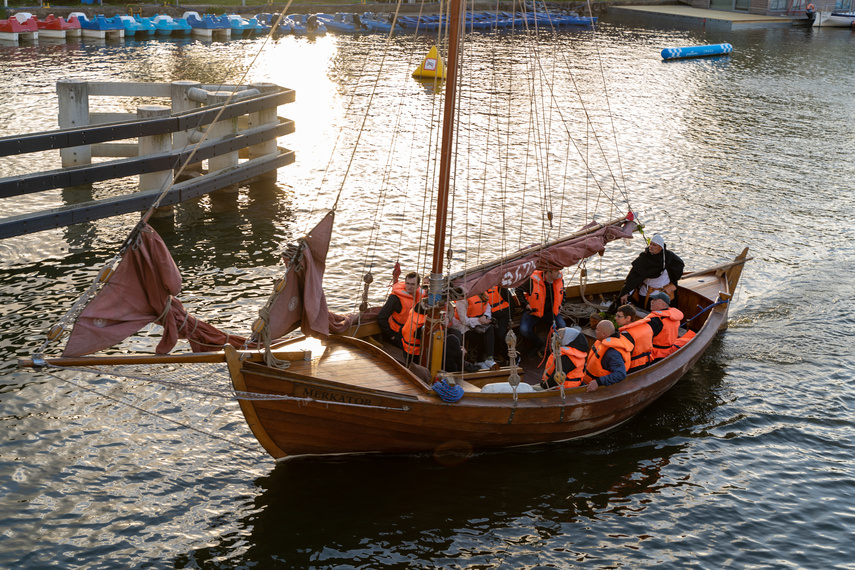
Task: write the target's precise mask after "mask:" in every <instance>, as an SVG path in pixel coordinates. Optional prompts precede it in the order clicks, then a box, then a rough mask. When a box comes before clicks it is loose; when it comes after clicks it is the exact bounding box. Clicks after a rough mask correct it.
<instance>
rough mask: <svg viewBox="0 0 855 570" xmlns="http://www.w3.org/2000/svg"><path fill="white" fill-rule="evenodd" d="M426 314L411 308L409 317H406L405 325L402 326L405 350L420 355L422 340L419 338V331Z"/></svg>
mask: <svg viewBox="0 0 855 570" xmlns="http://www.w3.org/2000/svg"><path fill="white" fill-rule="evenodd" d="M425 318H426V315H423V314H422V313H417V312H415V311H414V310H412V309H410V312H409V314H408V315H407V318H406V319H404V326H402V327H401V345H402V346H403V348H404V352H406V353H407V354H412V355H413V356H418V355H419V353H420V351H421V346H422V341H421V339H420V338H419V335H418V332H419V329H420V328H422V325H424V324H425Z"/></svg>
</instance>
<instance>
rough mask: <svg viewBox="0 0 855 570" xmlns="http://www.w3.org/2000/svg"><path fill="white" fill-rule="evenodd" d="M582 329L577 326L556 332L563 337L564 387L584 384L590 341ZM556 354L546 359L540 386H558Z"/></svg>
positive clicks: (562, 368)
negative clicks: (556, 379)
mask: <svg viewBox="0 0 855 570" xmlns="http://www.w3.org/2000/svg"><path fill="white" fill-rule="evenodd" d="M581 333H582V331H580V330H579V329H577V328H575V327H565V328H563V329H558V330H557V331H555V334H557V335H558V338H560V339H561V370H562V371H563V372H564V374H565V377H564V387H565V388H576V387H579V386H581V385H582V376H584V374H585V360H586V359H587V356H588V341H587V340H586V339H585V335H583V334H581ZM554 372H555V355H554V354H550V355H549V358H547V359H546V369H545V370H544V371H543V379H542V380H541V382H540V387H541V388H543V389H544V390H548V389H549V388H558V383H557V382H556V381H555V374H554Z"/></svg>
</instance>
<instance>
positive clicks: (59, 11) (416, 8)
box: [7, 0, 679, 19]
mask: <svg viewBox="0 0 855 570" xmlns="http://www.w3.org/2000/svg"><path fill="white" fill-rule="evenodd" d="M623 3H624V2H615V1H605V2H602V1H601V2H595V3H592V4H591V8H592V10H593V15H594V16H601V15H602V14H603V13H605V12H606V11H607V10H608V8H609V6H612V5H615V4H623ZM639 3H640V4H678V3H679V2H675V1H673V0H665V1H655V0H654V1H653V2H651V1H649V0H648V1H642V2H639ZM554 4H555V3H553V5H554ZM515 5H517V6H518V3H517V2H512V1H500V2H498V9H500V10H512V9H513V7H514V6H515ZM396 6H397V7H398V11H399V13H400V14H418V13H422V14H425V15H430V14H439V13H440V12H441V8H442V4H441V3H440V2H433V3H429V4H420V3H414V4H400V5H396V4H394V3H383V2H370V3H366V4H359V3H354V4H292V5H291V6H290V7H289V9H288V14H334V13H336V12H347V13H358V14H361V13H363V12H373V13H390V12H392V11H393V10H394V9H395V8H396ZM575 6H576V5H575V4H574V5H569V3H568V6H567V8H565V9H566V10H570V9H572V8H574V7H575ZM284 7H285V4H281V5H276V4H273V5H271V4H260V5H257V6H227V5H222V4H198V5H188V6H171V5H170V6H167V5H163V4H141V5H134V6H133V7H132V6H130V5H121V6H112V5H81V6H51V7H39V6H32V7H25V6H22V7H20V8H13V7H9V8H7V13H8V14H9V15H13V14H16V13H18V12H29V13H30V14H33V15H34V16H36V18H38V19H44V18H45V17H47V16H48V15H49V14H53V15H54V16H58V17H59V16H61V17H63V18H65V17H68V15H69V14H71V13H72V12H83V13H84V14H86V15H87V17H90V18H91V17H94V16H96V15H99V14H103V15H104V16H107V17H112V16H116V15H123V14H128V13H130V12H131V9H132V8H133V13H134V14H140V15H141V16H144V17H150V16H154V15H155V14H167V15H169V16H172V17H174V18H175V17H181V16H182V15H183V14H184V12H187V11H195V12H199V13H200V14H205V13H208V14H221V13H223V12H228V13H236V14H240V15H241V16H245V17H246V16H249V17H252V16H254V15H255V14H259V13H264V12H268V13H278V12H279V11H281V10H282V9H283V8H284ZM496 8H497V3H496V1H495V0H476V2H474V5H473V6H472V10H474V11H477V12H490V11H495V10H496ZM578 12H579V15H580V16H584V15H587V14H583V13H582V12H583V10H578Z"/></svg>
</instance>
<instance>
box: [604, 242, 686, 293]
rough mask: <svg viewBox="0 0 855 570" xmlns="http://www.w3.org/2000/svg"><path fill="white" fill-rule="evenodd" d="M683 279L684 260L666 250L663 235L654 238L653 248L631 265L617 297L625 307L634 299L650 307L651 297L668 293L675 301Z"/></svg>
mask: <svg viewBox="0 0 855 570" xmlns="http://www.w3.org/2000/svg"><path fill="white" fill-rule="evenodd" d="M682 276H683V260H682V259H680V258H679V257H678V256H677V254H676V253H674V252H673V251H671V250H669V249H667V248H666V247H665V240H664V239H662V236H659V235H655V236H653V238H652V239H651V240H650V245H648V246H647V249H645V250H644V251H642V252H641V253H640V254H639V255H638V257H637V258H635V260H634V261H633V262H632V268H631V269H630V270H629V274H628V275H627V276H626V281H625V282H624V285H623V288H622V289H621V291H620V293H619V294H618V297H619V299H620V303H621V304H622V305H625V304H627V303H628V302H629V299H630V297H632V298H633V299H634V300H635V301H636V304H638V305H639V306H642V307H643V308H645V309H646V308H648V306H649V305H648V302H647V300H648V299H649V297H648V296H649V295H650V294H651V293H655V292H658V291H666V292H667V293H668V294H669V296H670V297H671V298H672V299H676V298H677V281H679V280H680V277H682Z"/></svg>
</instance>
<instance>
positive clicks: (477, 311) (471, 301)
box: [454, 295, 489, 321]
mask: <svg viewBox="0 0 855 570" xmlns="http://www.w3.org/2000/svg"><path fill="white" fill-rule="evenodd" d="M488 303H489V301H487V302H485V301H482V300H481V297H480V296H478V295H475V296H474V297H469V298H468V299H466V316H467V317H472V318H475V317H480V316H481V315H483V314H484V313H486V312H487V305H488ZM454 316H455V317H457V320H458V321H459V320H461V319H460V315H458V313H457V306H456V305H455V307H454Z"/></svg>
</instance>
